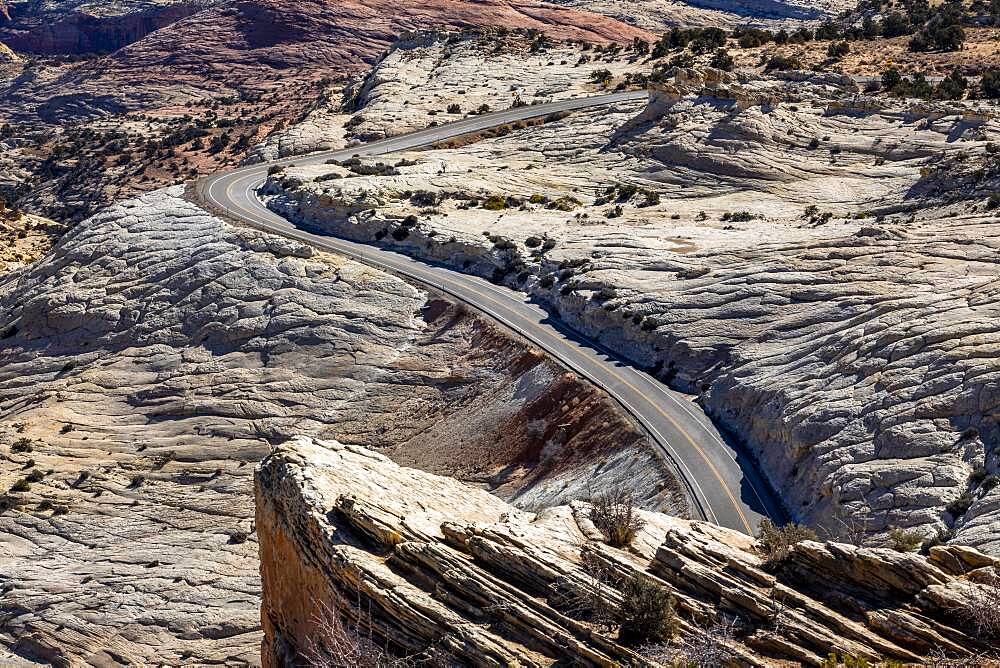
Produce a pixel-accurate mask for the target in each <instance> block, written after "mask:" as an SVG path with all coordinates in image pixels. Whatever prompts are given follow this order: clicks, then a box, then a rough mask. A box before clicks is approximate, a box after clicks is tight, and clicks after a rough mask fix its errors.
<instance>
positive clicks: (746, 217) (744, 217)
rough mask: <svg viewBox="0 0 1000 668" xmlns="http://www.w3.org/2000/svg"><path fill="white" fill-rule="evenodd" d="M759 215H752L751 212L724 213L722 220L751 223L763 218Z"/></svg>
mask: <svg viewBox="0 0 1000 668" xmlns="http://www.w3.org/2000/svg"><path fill="white" fill-rule="evenodd" d="M761 217H762V216H760V215H759V214H756V213H750V212H749V211H736V212H734V213H728V212H727V213H724V214H722V220H724V221H728V222H732V223H749V222H750V221H751V220H756V219H757V218H761Z"/></svg>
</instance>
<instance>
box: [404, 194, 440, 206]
mask: <svg viewBox="0 0 1000 668" xmlns="http://www.w3.org/2000/svg"><path fill="white" fill-rule="evenodd" d="M410 201H411V202H412V203H413V204H415V205H416V206H434V205H435V204H437V203H438V194H437V193H435V192H432V191H430V190H417V191H416V192H414V193H413V194H411V195H410Z"/></svg>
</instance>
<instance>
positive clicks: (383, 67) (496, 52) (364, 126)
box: [249, 31, 653, 162]
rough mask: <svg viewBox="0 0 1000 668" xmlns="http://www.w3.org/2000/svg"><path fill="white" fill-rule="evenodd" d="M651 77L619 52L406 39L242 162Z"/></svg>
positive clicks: (509, 37)
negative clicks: (630, 77) (604, 78)
mask: <svg viewBox="0 0 1000 668" xmlns="http://www.w3.org/2000/svg"><path fill="white" fill-rule="evenodd" d="M652 67H653V65H652V64H651V63H637V62H635V59H634V58H632V57H631V56H630V54H629V53H628V52H625V53H619V54H605V55H602V54H598V53H597V52H595V51H594V50H593V49H592V48H591V45H590V44H586V45H581V44H578V43H573V44H569V43H563V42H556V41H549V42H548V43H546V44H545V45H544V46H541V45H539V43H538V42H537V41H536V39H534V38H532V37H530V36H528V35H522V34H518V33H507V34H500V33H498V32H496V31H491V32H486V33H485V34H479V35H477V34H473V33H466V34H459V33H453V34H440V33H437V32H434V33H429V34H428V33H424V34H420V35H415V36H412V37H410V38H408V39H405V40H401V41H399V42H397V43H395V44H394V45H393V47H392V48H391V49H390V50H389V52H388V53H387V54H386V55H385V56H384V57H383V58H381V59H380V60H379V61H378V63H376V64H375V66H374V67H373V68H372V69H371V70H370V71H369V72H368V73H367V74H366V75H365V77H364V79H363V80H361V81H359V82H358V83H356V84H354V85H352V86H351V87H349V88H348V89H347V90H345V91H343V94H342V95H329V96H328V97H327V99H325V100H323V101H322V102H321V103H320V104H318V105H316V107H315V108H314V109H311V110H310V111H309V113H308V114H307V115H306V117H305V118H304V119H302V120H301V121H299V122H297V123H295V124H294V125H292V126H290V127H289V128H288V129H287V130H285V131H283V132H279V133H276V134H274V135H272V136H271V137H269V138H268V140H267V141H266V142H265V143H264V144H263V145H261V146H258V147H256V148H255V149H254V150H253V151H251V153H250V155H249V161H252V162H259V161H262V160H273V159H276V158H279V157H286V156H289V155H295V154H301V153H309V152H312V151H320V150H329V149H335V148H341V147H343V146H345V145H347V144H349V143H351V142H356V141H361V142H364V141H371V140H375V139H381V138H383V137H386V136H390V135H398V134H402V133H404V132H411V131H414V130H420V129H423V128H426V127H427V126H428V125H429V124H430V123H447V122H449V121H454V120H458V119H461V118H464V117H467V116H469V115H470V114H476V113H478V112H479V111H480V110H481V109H484V108H485V109H489V110H492V111H498V110H501V109H506V108H509V107H511V106H513V105H517V104H536V103H542V102H551V101H554V100H561V99H566V98H570V97H582V96H587V95H594V94H597V93H599V92H602V91H601V88H600V86H599V85H598V84H596V83H594V82H593V81H591V78H590V75H591V72H592V71H593V70H594V69H595V68H607V69H608V71H609V72H611V73H612V76H616V77H621V76H622V75H623V73H624V72H626V71H629V72H643V73H647V74H648V73H649V71H650V70H651V69H652ZM483 72H489V76H488V77H485V76H482V73H483ZM453 105H455V106H457V108H455V106H453ZM449 108H450V111H449Z"/></svg>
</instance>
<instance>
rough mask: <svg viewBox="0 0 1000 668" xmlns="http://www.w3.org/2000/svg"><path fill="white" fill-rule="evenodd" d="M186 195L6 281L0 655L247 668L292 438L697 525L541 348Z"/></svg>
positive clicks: (605, 406)
mask: <svg viewBox="0 0 1000 668" xmlns="http://www.w3.org/2000/svg"><path fill="white" fill-rule="evenodd" d="M181 194H182V193H181V191H180V189H171V190H167V191H158V192H155V193H151V194H149V195H146V196H144V197H142V198H139V199H135V200H129V201H126V202H123V203H121V204H118V205H115V206H113V207H111V208H110V209H108V210H107V211H106V212H104V213H102V214H100V215H98V216H96V217H94V218H91V219H88V220H86V221H84V222H82V223H80V224H79V225H78V226H77V227H76V228H74V229H73V230H72V231H71V232H69V233H68V234H66V235H65V236H63V238H62V239H61V240H60V241H59V242H58V243H57V244H56V246H55V247H54V248H53V249H52V250H51V251H50V252H49V253H48V254H47V255H46V256H45V257H44V258H42V259H41V260H39V261H37V262H35V263H34V264H32V265H30V266H28V267H24V268H21V269H18V270H16V271H13V272H10V273H7V274H5V275H0V358H2V359H3V360H4V363H3V365H0V564H2V567H0V647H4V648H7V649H9V650H10V651H12V652H15V653H17V654H20V655H22V656H26V657H30V658H33V659H37V660H45V661H51V662H54V663H57V664H62V665H65V664H73V665H76V664H101V665H105V664H112V663H115V662H117V663H119V664H132V665H152V664H157V665H191V664H202V665H203V664H215V663H223V662H229V663H235V664H253V663H255V662H256V658H257V656H258V651H259V644H260V635H259V627H260V623H259V619H260V618H259V612H258V608H259V603H260V601H259V591H260V585H259V577H258V563H257V545H256V538H255V535H254V531H253V499H252V490H251V480H250V478H251V474H252V471H253V466H254V465H255V464H256V463H257V462H258V461H260V459H261V458H263V457H264V456H265V455H266V454H267V453H268V452H269V450H270V447H271V445H272V444H273V443H277V442H282V441H284V440H286V439H288V438H290V437H291V436H292V435H294V434H299V433H307V434H311V435H315V436H317V437H323V438H337V439H339V440H340V441H342V442H347V443H353V444H360V445H364V446H367V447H373V448H377V449H378V450H379V451H380V452H383V453H385V454H388V455H390V456H392V457H394V458H395V459H397V460H398V461H400V462H405V463H407V464H408V465H411V466H418V467H421V468H424V469H427V470H431V471H435V472H439V473H447V474H449V475H453V476H457V477H460V478H462V479H464V480H468V481H470V483H472V484H475V485H477V486H480V487H484V488H487V489H490V490H492V491H494V492H495V493H496V494H498V495H499V496H502V497H503V498H506V499H508V500H510V501H511V502H513V503H515V504H517V505H519V506H522V507H526V508H539V507H543V506H545V505H549V504H552V503H556V504H558V503H566V502H567V501H569V500H571V499H575V498H579V497H581V496H583V497H586V496H588V495H589V494H590V493H592V491H598V490H600V489H603V487H604V486H605V485H615V486H622V485H626V486H629V487H630V488H631V489H632V490H633V491H634V493H635V496H636V497H637V498H638V499H640V500H641V502H642V503H643V504H644V505H646V506H647V507H650V508H663V509H665V510H669V511H671V512H678V513H683V512H684V511H685V507H684V503H685V502H684V497H683V493H682V492H681V491H680V489H679V488H678V486H677V485H676V483H675V482H674V481H673V478H672V477H671V474H670V471H669V470H667V469H666V467H665V466H664V464H662V463H661V462H660V460H659V459H658V458H657V457H656V455H655V454H654V453H653V452H652V451H651V450H650V449H649V447H648V446H647V443H646V440H645V437H644V436H643V435H642V433H640V432H639V431H638V430H637V429H636V427H635V426H633V425H632V423H631V422H629V421H628V420H627V419H625V418H624V417H623V416H622V415H621V414H620V413H618V411H617V410H616V409H615V408H614V407H613V404H612V403H611V402H610V400H609V399H608V398H607V397H606V396H604V395H603V394H602V393H600V392H599V391H598V390H596V389H595V388H593V387H592V386H589V385H586V384H584V383H583V382H581V380H580V379H578V378H576V377H574V376H573V375H572V374H568V373H566V372H565V371H564V370H563V369H561V368H560V367H558V366H556V365H554V364H552V363H551V362H549V361H548V360H547V359H546V358H545V357H544V356H542V355H541V354H540V353H538V352H537V351H535V350H533V349H531V348H530V347H528V346H526V345H525V344H523V343H521V342H519V341H516V340H513V339H512V338H511V337H510V336H509V335H508V334H507V333H506V332H505V331H503V330H500V329H499V328H497V327H495V326H493V325H491V324H490V323H487V322H484V321H482V320H481V319H479V318H478V317H476V316H475V315H474V314H472V313H470V312H468V311H467V310H465V309H463V308H460V307H457V306H455V305H453V304H451V303H449V302H447V301H445V300H443V299H441V298H438V297H435V296H433V295H427V294H425V293H423V292H421V291H420V290H417V289H416V288H414V287H412V286H410V285H407V284H406V283H404V282H402V281H401V280H399V279H397V278H394V277H392V276H389V275H386V274H384V273H381V272H379V271H376V270H373V269H370V268H368V267H365V266H362V265H359V264H356V263H354V262H350V261H347V260H345V259H343V258H338V257H334V256H330V255H326V254H323V253H318V252H315V251H314V250H313V249H312V248H310V247H307V246H303V245H301V244H299V243H297V242H291V241H288V240H285V239H282V238H278V237H272V236H268V235H265V234H262V233H258V232H253V231H250V230H246V229H237V228H233V227H230V226H228V225H226V224H224V223H223V222H222V221H220V220H218V219H217V218H214V217H213V216H211V215H209V214H207V213H205V212H204V211H202V210H201V209H199V208H198V207H196V206H194V205H192V204H190V203H188V202H186V201H185V200H183V199H182V198H181ZM26 238H27V239H31V238H32V237H31V236H30V235H29V236H28V237H26ZM0 656H2V654H0ZM0 663H3V659H2V658H0Z"/></svg>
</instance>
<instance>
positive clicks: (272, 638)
mask: <svg viewBox="0 0 1000 668" xmlns="http://www.w3.org/2000/svg"><path fill="white" fill-rule="evenodd" d="M255 490H256V496H257V531H258V534H259V536H260V545H261V575H262V578H263V589H264V600H263V608H262V618H263V623H264V631H265V637H264V645H263V660H264V664H265V665H267V666H283V665H290V663H291V662H294V661H295V660H296V658H297V657H300V656H301V655H302V653H303V652H304V651H307V649H309V648H311V647H314V643H315V644H318V645H319V646H320V647H322V644H323V640H322V633H323V629H324V626H323V625H322V624H321V623H319V622H320V620H322V619H324V618H329V616H330V615H331V614H339V615H341V616H342V617H343V618H345V619H346V622H347V626H348V628H354V626H355V625H357V624H358V623H360V624H361V625H362V628H364V629H365V630H366V633H367V632H369V630H370V632H371V634H372V637H373V640H374V641H375V643H376V644H377V645H379V646H383V645H384V644H385V643H388V646H389V647H391V648H392V649H394V650H395V651H398V652H401V653H415V652H420V651H422V650H425V649H427V648H428V647H434V648H435V650H436V651H438V652H444V653H446V654H448V655H451V656H452V657H453V658H455V659H457V660H459V661H461V662H464V663H467V664H469V665H476V666H486V665H495V666H506V665H522V666H548V665H552V664H553V663H558V664H571V665H584V666H609V665H658V664H654V663H653V662H652V660H651V658H648V657H649V656H650V652H651V651H652V650H653V648H649V647H635V646H627V645H625V644H623V643H622V642H621V641H620V639H619V637H618V635H617V632H616V629H615V625H614V624H612V625H611V626H610V627H601V626H599V625H597V624H594V623H592V617H591V615H592V614H593V613H594V612H596V610H595V608H594V606H598V605H608V606H611V607H612V608H614V607H616V606H619V605H621V601H622V589H623V583H624V582H626V581H628V580H629V579H631V578H640V579H641V580H642V581H644V582H646V583H648V584H652V585H655V586H657V587H660V588H662V589H663V590H665V591H667V592H669V593H670V594H671V595H672V596H673V598H674V601H675V609H676V611H677V618H678V636H679V637H678V638H677V639H676V640H675V641H674V642H673V644H672V645H668V646H667V647H660V648H656V649H657V650H659V651H661V652H664V651H666V652H669V651H670V649H671V647H674V648H677V647H679V646H683V645H682V643H683V642H684V640H688V641H691V640H694V641H696V642H697V641H698V640H699V639H700V638H702V637H704V636H705V635H706V634H707V633H709V631H707V630H706V629H708V628H714V625H715V624H718V623H719V622H720V621H721V620H724V619H729V620H736V624H737V627H738V629H739V631H738V633H736V634H734V635H730V636H728V637H725V638H723V639H721V640H720V641H719V642H720V643H721V644H722V646H723V647H724V651H725V654H726V655H728V659H729V661H727V662H726V665H741V666H767V665H788V662H794V663H795V664H798V665H820V664H822V662H823V661H824V660H825V659H826V656H827V654H828V653H830V652H837V653H839V654H847V655H850V656H853V657H856V658H860V657H865V658H867V659H868V660H876V659H878V658H891V659H894V660H897V661H902V662H916V661H920V660H921V657H923V656H925V655H926V654H927V653H928V652H929V651H930V650H931V649H932V648H942V649H945V650H947V651H948V652H949V653H950V654H951V655H953V656H955V655H957V656H970V655H971V654H974V653H975V652H977V651H982V650H985V649H986V648H987V644H986V642H987V641H986V640H985V639H982V638H977V637H974V636H972V635H971V634H970V632H971V628H970V626H969V625H968V624H967V623H966V622H965V621H963V618H961V617H960V616H959V615H958V613H957V612H956V610H958V609H960V608H961V607H962V606H964V605H967V604H968V602H969V600H971V598H972V597H974V596H977V595H979V594H981V593H983V592H984V591H985V590H984V587H985V585H984V584H982V582H981V580H982V578H983V577H984V576H987V575H988V574H989V572H990V571H991V570H992V569H993V568H995V567H996V565H997V564H998V563H1000V561H998V560H997V559H995V558H992V557H988V556H986V555H984V554H981V553H979V552H976V551H975V550H972V549H969V548H961V547H940V546H939V547H936V548H932V549H931V551H930V555H929V556H920V555H916V554H911V553H900V552H895V551H892V550H888V549H880V548H875V549H872V548H859V547H855V546H853V545H845V544H838V543H820V542H815V541H804V542H800V543H798V544H796V545H794V546H793V547H792V548H791V550H790V552H789V554H788V556H787V557H786V558H784V559H782V560H780V562H779V563H777V564H774V563H772V564H771V565H769V566H766V567H765V564H764V563H763V562H762V559H761V557H760V556H759V555H758V554H757V553H756V552H755V550H754V546H753V542H752V540H753V539H751V538H749V537H748V536H746V535H744V534H741V533H738V532H735V531H732V530H729V529H723V528H720V527H717V526H714V525H710V524H706V523H702V522H690V521H685V520H680V519H676V518H671V517H667V516H665V515H660V514H655V513H643V518H644V519H645V520H646V522H647V524H646V526H645V527H644V528H643V529H642V531H641V532H640V533H639V535H638V536H637V537H636V539H635V541H634V542H633V545H632V548H631V549H630V550H620V549H616V548H612V547H609V546H608V545H607V544H605V543H604V542H603V540H602V536H601V534H600V532H598V531H597V530H596V529H595V527H594V525H593V523H592V522H591V521H590V519H589V510H588V507H587V506H586V505H585V504H579V503H577V504H573V505H571V506H559V507H552V508H548V509H546V510H544V511H542V512H541V513H538V514H533V513H528V512H524V511H521V510H518V509H515V508H513V507H511V506H509V505H507V504H505V503H504V502H502V501H501V500H500V499H497V498H496V497H494V496H490V495H488V494H485V493H483V492H481V491H479V490H473V489H470V488H468V487H467V486H465V485H463V484H461V483H459V482H457V481H455V480H452V479H449V478H444V477H439V476H434V475H430V474H427V473H424V472H421V471H415V470H412V469H406V468H402V467H400V466H398V465H396V464H394V463H393V462H392V461H390V460H389V459H387V458H385V457H383V456H381V455H379V454H377V453H374V452H371V451H369V450H365V449H362V448H358V447H355V446H346V445H342V444H339V443H330V442H318V441H315V440H313V439H310V438H305V437H302V438H297V439H294V440H292V441H290V442H288V443H285V444H282V445H280V446H279V447H278V448H277V449H276V450H275V451H274V452H273V453H272V454H271V455H270V456H269V457H268V458H267V459H266V460H264V462H262V463H261V465H260V466H259V468H258V469H257V473H256V476H255ZM595 592H596V593H597V596H596V597H595V596H594V593H595ZM717 660H718V659H717ZM671 665H673V664H671Z"/></svg>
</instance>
